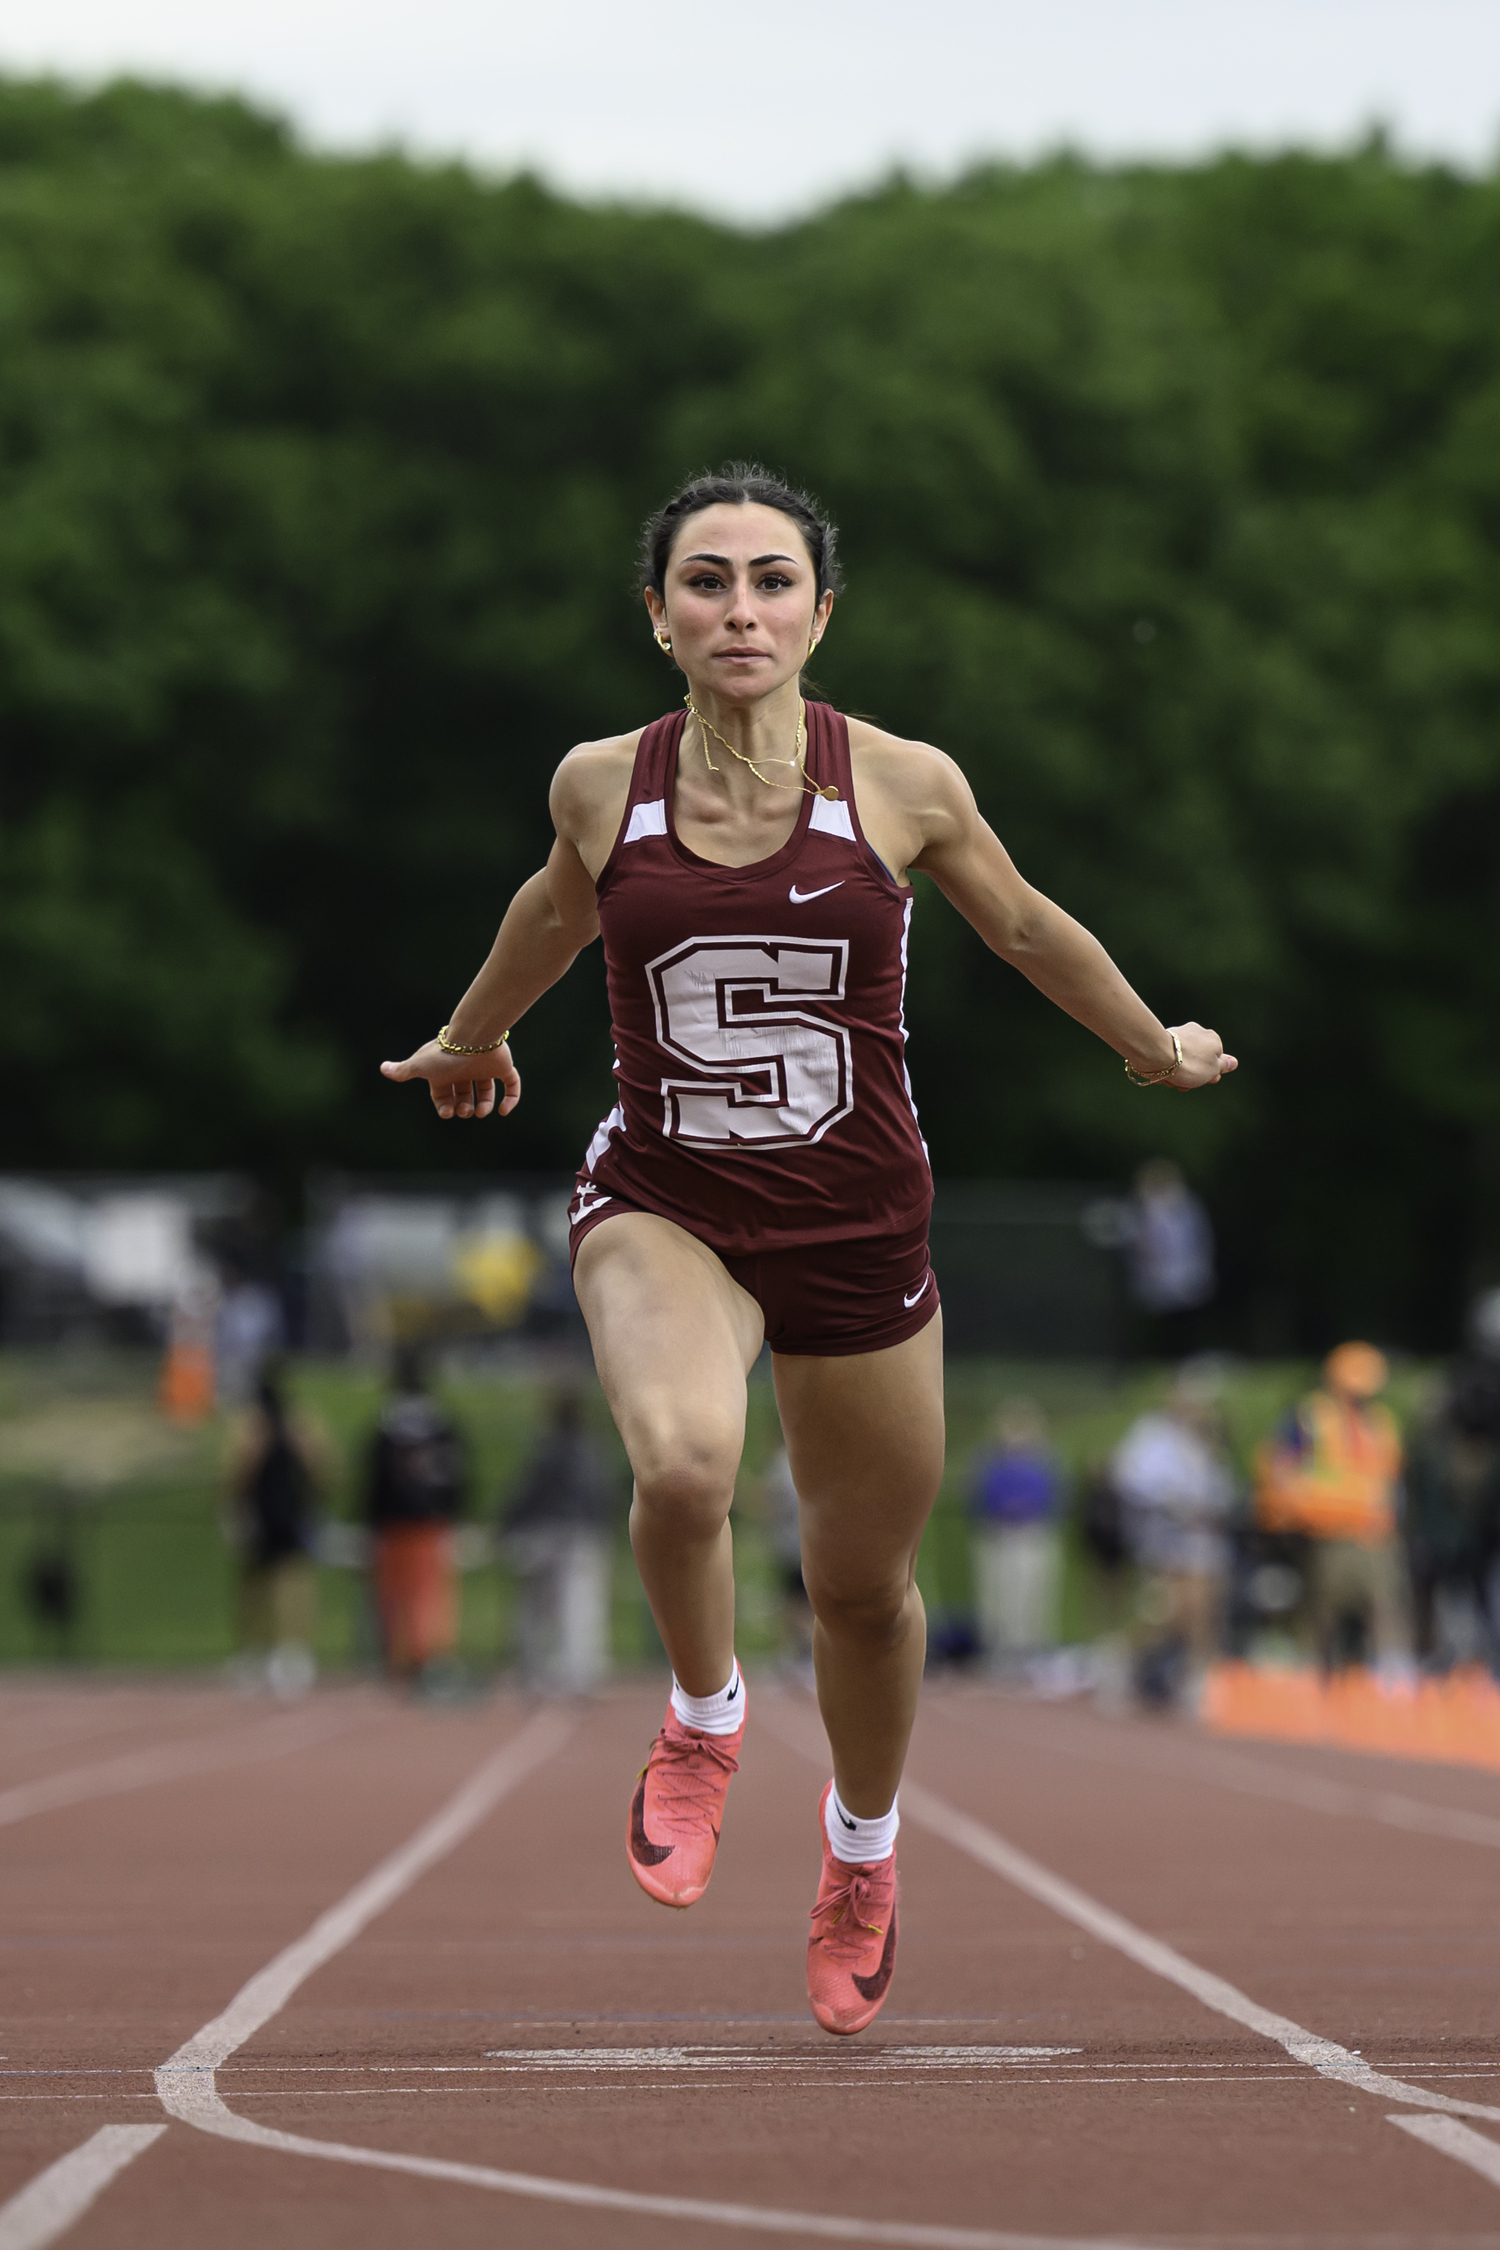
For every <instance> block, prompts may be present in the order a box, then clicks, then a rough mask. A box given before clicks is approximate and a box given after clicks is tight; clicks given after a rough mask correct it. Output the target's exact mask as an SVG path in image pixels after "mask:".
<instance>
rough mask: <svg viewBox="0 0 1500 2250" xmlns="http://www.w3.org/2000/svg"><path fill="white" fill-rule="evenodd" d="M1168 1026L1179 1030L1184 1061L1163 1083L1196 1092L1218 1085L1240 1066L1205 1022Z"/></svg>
mask: <svg viewBox="0 0 1500 2250" xmlns="http://www.w3.org/2000/svg"><path fill="white" fill-rule="evenodd" d="M1168 1028H1169V1030H1172V1031H1175V1032H1176V1034H1177V1037H1178V1040H1179V1041H1180V1043H1181V1046H1182V1063H1181V1067H1180V1068H1179V1069H1177V1070H1174V1071H1173V1073H1172V1075H1171V1077H1170V1078H1166V1079H1163V1081H1162V1083H1163V1085H1166V1086H1174V1087H1175V1088H1176V1089H1177V1092H1178V1093H1179V1094H1192V1093H1196V1092H1197V1090H1198V1088H1199V1087H1200V1086H1217V1085H1218V1083H1219V1080H1220V1079H1221V1078H1227V1077H1228V1076H1229V1073H1230V1072H1231V1071H1232V1070H1238V1069H1239V1067H1240V1066H1239V1063H1238V1061H1237V1060H1236V1058H1235V1057H1234V1056H1233V1055H1226V1054H1225V1052H1224V1042H1223V1040H1222V1039H1221V1038H1220V1037H1219V1034H1218V1033H1217V1032H1216V1031H1205V1030H1204V1028H1203V1026H1202V1024H1201V1023H1174V1024H1171V1025H1169V1026H1168Z"/></svg>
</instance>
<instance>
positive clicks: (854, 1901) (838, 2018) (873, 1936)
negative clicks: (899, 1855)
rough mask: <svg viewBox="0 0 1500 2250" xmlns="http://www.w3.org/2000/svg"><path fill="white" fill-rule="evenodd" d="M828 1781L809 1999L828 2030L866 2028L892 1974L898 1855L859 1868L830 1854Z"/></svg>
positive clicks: (820, 1812)
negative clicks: (826, 1822)
mask: <svg viewBox="0 0 1500 2250" xmlns="http://www.w3.org/2000/svg"><path fill="white" fill-rule="evenodd" d="M832 1787H833V1783H832V1782H831V1781H830V1782H829V1783H828V1785H827V1787H826V1788H825V1789H824V1791H823V1794H822V1796H821V1797H820V1798H819V1800H818V1835H819V1838H820V1839H821V1842H822V1845H823V1874H822V1879H821V1881H820V1882H819V1884H818V1896H817V1902H816V1904H815V1905H814V1907H813V1910H812V1930H811V1933H810V1935H809V1937H808V1940H807V1997H808V1999H809V2000H810V2001H811V2002H812V2012H813V2014H814V2015H815V2016H816V2017H817V2019H818V2022H819V2023H820V2024H821V2025H822V2026H823V2029H824V2030H825V2031H836V2032H840V2033H848V2032H853V2031H863V2030H864V2028H865V2026H866V2024H869V2023H873V2022H874V2020H875V2018H876V2017H877V2016H878V2015H879V2013H880V2010H881V2008H882V2007H883V2005H884V2003H885V1996H886V1994H887V1992H889V1990H890V1988H891V1978H892V1977H893V1976H894V1975H895V1972H896V1855H895V1853H894V1852H892V1853H891V1855H890V1857H889V1858H888V1859H877V1860H875V1861H874V1862H873V1863H872V1864H870V1865H868V1866H863V1867H850V1866H846V1865H845V1863H844V1861H843V1860H841V1859H835V1858H834V1856H833V1850H832V1847H831V1846H830V1844H829V1841H828V1832H827V1830H826V1829H825V1827H824V1825H823V1821H824V1814H825V1810H826V1807H827V1804H828V1792H829V1790H830V1789H832Z"/></svg>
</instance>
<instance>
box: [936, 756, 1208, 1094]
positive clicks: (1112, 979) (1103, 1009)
mask: <svg viewBox="0 0 1500 2250" xmlns="http://www.w3.org/2000/svg"><path fill="white" fill-rule="evenodd" d="M918 757H919V759H920V761H921V762H920V764H918V765H911V766H908V767H907V769H906V771H905V773H904V775H903V779H902V793H903V795H904V796H905V797H906V799H907V807H908V810H909V813H910V815H911V817H912V819H913V822H914V831H915V833H914V838H913V840H914V841H919V842H920V849H918V850H917V851H915V852H914V853H913V855H912V857H911V861H910V864H911V865H912V866H913V867H917V868H920V869H921V870H922V872H923V873H924V874H927V875H930V876H931V877H932V879H933V881H934V882H935V883H936V884H937V886H938V889H939V890H940V891H941V892H942V893H943V895H944V897H945V898H947V899H948V900H949V901H950V902H951V903H952V904H953V905H954V906H956V907H957V908H958V911H959V913H960V914H962V916H963V917H964V919H965V921H966V922H970V923H972V924H973V926H974V928H975V929H976V930H977V931H978V932H979V935H980V936H981V937H982V938H983V939H984V942H985V944H986V945H987V946H989V948H990V950H991V951H992V952H994V953H998V954H999V956H1000V958H1001V960H1002V961H1009V962H1010V964H1011V966H1012V967H1013V968H1016V969H1019V970H1020V972H1021V974H1022V975H1023V976H1024V977H1027V978H1029V979H1030V981H1031V982H1032V983H1033V984H1034V985H1035V986H1036V987H1037V990H1038V991H1039V992H1044V993H1045V994H1046V995H1047V998H1048V999H1049V1000H1051V1001H1054V1002H1055V1003H1056V1005H1057V1006H1058V1007H1059V1008H1063V1009H1065V1010H1066V1011H1067V1013H1068V1014H1069V1015H1070V1016H1073V1017H1076V1019H1077V1020H1078V1022H1079V1023H1081V1024H1085V1025H1086V1026H1087V1027H1088V1029H1089V1030H1090V1031H1092V1032H1094V1033H1095V1034H1096V1035H1097V1036H1098V1037H1099V1038H1100V1039H1102V1040H1103V1041H1104V1042H1105V1044H1106V1045H1107V1046H1110V1047H1113V1048H1114V1050H1115V1053H1116V1054H1117V1055H1123V1056H1124V1058H1125V1060H1126V1061H1127V1062H1128V1063H1130V1064H1131V1065H1132V1067H1133V1068H1134V1069H1136V1070H1139V1071H1142V1072H1153V1071H1159V1070H1163V1069H1165V1068H1166V1066H1167V1065H1168V1064H1169V1063H1170V1062H1171V1060H1172V1053H1173V1049H1172V1041H1171V1037H1170V1035H1169V1033H1168V1031H1167V1029H1166V1027H1165V1026H1164V1025H1163V1024H1162V1023H1161V1022H1160V1021H1159V1019H1158V1018H1157V1017H1156V1016H1154V1015H1153V1014H1152V1012H1151V1010H1150V1009H1149V1008H1148V1007H1147V1006H1146V1003H1145V1001H1144V1000H1142V999H1141V998H1140V996H1139V995H1138V994H1137V993H1136V992H1134V991H1132V989H1131V987H1130V986H1129V985H1128V984H1127V983H1126V981H1125V979H1124V977H1123V976H1122V975H1121V973H1120V971H1119V970H1118V969H1117V968H1116V966H1115V964H1114V962H1113V961H1112V960H1111V959H1110V957H1109V955H1108V954H1107V953H1106V952H1105V950H1104V948H1103V946H1102V945H1101V944H1100V943H1099V940H1098V939H1097V938H1096V937H1093V936H1091V935H1090V933H1089V932H1088V931H1087V930H1086V929H1084V927H1083V926H1082V924H1081V923H1079V922H1075V921H1074V920H1073V917H1072V916H1071V915H1070V914H1065V913H1064V912H1063V910H1062V908H1061V907H1060V906H1056V905H1054V904H1053V902H1052V900H1051V899H1049V898H1046V897H1044V896H1043V894H1042V893H1041V892H1040V891H1037V890H1033V889H1032V887H1031V885H1030V884H1029V883H1027V882H1025V881H1024V880H1023V879H1022V877H1021V876H1020V874H1019V873H1018V872H1017V870H1016V867H1015V865H1014V863H1013V862H1012V860H1011V858H1010V855H1009V853H1008V852H1007V851H1006V849H1005V847H1004V845H1003V844H1002V843H1001V841H1000V839H999V837H998V836H997V835H996V834H995V832H994V830H993V829H992V828H991V827H990V826H989V823H988V822H987V821H986V820H985V819H984V818H983V816H982V815H981V813H980V811H979V808H978V806H977V805H976V804H975V802H974V795H973V791H972V790H971V789H970V787H969V785H968V783H967V781H966V780H965V779H964V777H963V775H962V773H961V772H960V771H959V769H958V767H957V766H956V765H954V763H953V761H952V760H951V759H950V758H945V757H944V756H943V755H942V753H941V752H940V751H936V750H930V749H927V748H925V747H921V748H919V750H918ZM1173 1028H1174V1029H1175V1030H1176V1032H1177V1036H1178V1038H1179V1039H1180V1041H1181V1042H1182V1068H1181V1069H1180V1070H1178V1071H1176V1072H1175V1073H1174V1074H1173V1076H1172V1078H1171V1080H1170V1083H1171V1084H1172V1085H1173V1086H1175V1087H1177V1088H1178V1089H1179V1091H1181V1092H1184V1093H1186V1092H1189V1091H1190V1090H1191V1089H1192V1088H1194V1087H1196V1086H1210V1085H1213V1084H1215V1083H1216V1082H1217V1080H1218V1079H1219V1078H1220V1077H1222V1076H1223V1075H1225V1073H1227V1072H1228V1071H1231V1070H1233V1069H1234V1068H1235V1067H1236V1066H1235V1061H1234V1057H1233V1056H1232V1055H1226V1054H1225V1053H1224V1050H1223V1046H1222V1043H1221V1042H1220V1040H1219V1037H1218V1034H1217V1033H1216V1032H1212V1031H1206V1030H1204V1028H1203V1026H1202V1025H1201V1024H1195V1023H1190V1024H1178V1025H1176V1026H1174V1027H1173Z"/></svg>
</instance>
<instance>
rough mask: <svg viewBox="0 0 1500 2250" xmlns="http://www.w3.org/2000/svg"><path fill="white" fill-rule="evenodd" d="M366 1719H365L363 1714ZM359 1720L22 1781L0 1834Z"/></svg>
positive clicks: (323, 1719) (239, 1732) (277, 1726)
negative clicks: (67, 1808) (51, 1814)
mask: <svg viewBox="0 0 1500 2250" xmlns="http://www.w3.org/2000/svg"><path fill="white" fill-rule="evenodd" d="M361 1717H363V1714H361ZM358 1724H359V1720H358V1719H355V1718H352V1717H350V1716H349V1715H348V1714H346V1713H345V1714H334V1713H331V1712H330V1713H328V1714H325V1715H322V1716H319V1715H318V1714H316V1713H308V1714H306V1715H305V1716H302V1715H299V1716H298V1717H295V1718H292V1717H288V1718H285V1719H272V1720H269V1721H266V1720H263V1721H261V1723H260V1724H259V1725H257V1726H253V1727H236V1728H235V1729H234V1730H233V1731H232V1732H226V1733H224V1734H208V1735H195V1736H193V1737H192V1738H191V1739H190V1740H188V1741H185V1742H165V1743H160V1744H158V1745H157V1747H156V1748H155V1749H151V1750H130V1751H126V1752H125V1753H124V1754H123V1755H122V1756H120V1757H118V1758H104V1759H101V1760H100V1761H99V1763H98V1764H97V1765H92V1766H72V1767H70V1768H69V1769H68V1771H67V1772H66V1773H54V1774H48V1775H47V1776H46V1777H45V1779H43V1780H40V1781H23V1782H20V1783H18V1784H17V1785H16V1787H14V1788H13V1789H0V1828H8V1827H9V1826H10V1825H11V1823H12V1822H13V1821H17V1820H30V1819H31V1818H32V1817H33V1816H34V1815H35V1814H37V1813H46V1812H59V1811H61V1810H62V1809H63V1808H64V1807H65V1806H67V1805H81V1804H85V1803H87V1802H88V1801H89V1799H91V1798H95V1797H118V1796H121V1795H123V1794H125V1793H126V1792H127V1791H129V1790H132V1789H147V1788H150V1787H151V1786H153V1784H155V1783H157V1782H162V1781H182V1780H185V1779H186V1778H187V1776H188V1775H190V1774H197V1773H213V1772H215V1771H217V1770H218V1769H219V1768H220V1767H223V1766H240V1765H250V1764H252V1763H254V1762H255V1761H257V1760H258V1759H261V1758H281V1757H285V1756H287V1755H288V1754H289V1753H290V1752H292V1751H294V1750H305V1749H307V1748H308V1747H309V1746H310V1745H311V1744H313V1743H315V1742H325V1741H327V1740H328V1739H329V1737H330V1736H333V1735H337V1734H347V1733H348V1731H349V1729H350V1728H351V1727H353V1726H356V1725H358Z"/></svg>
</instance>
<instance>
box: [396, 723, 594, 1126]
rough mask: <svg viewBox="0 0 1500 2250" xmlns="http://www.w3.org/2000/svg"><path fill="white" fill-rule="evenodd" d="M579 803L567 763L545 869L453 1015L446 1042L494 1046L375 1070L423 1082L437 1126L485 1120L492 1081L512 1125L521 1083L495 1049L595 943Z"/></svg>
mask: <svg viewBox="0 0 1500 2250" xmlns="http://www.w3.org/2000/svg"><path fill="white" fill-rule="evenodd" d="M578 795H579V791H578V786H577V781H576V777H575V776H572V775H569V773H568V762H567V761H565V762H564V766H563V768H562V769H561V770H560V772H559V774H558V778H557V780H556V781H555V782H554V784H553V791H552V811H553V819H554V820H555V821H556V823H557V827H558V836H557V841H556V843H555V844H554V845H553V847H552V850H551V852H550V853H549V854H548V857H547V864H546V866H545V867H542V868H540V869H538V871H537V873H536V874H535V875H533V876H532V877H531V878H530V879H529V881H527V882H525V883H523V884H522V885H521V888H520V889H519V890H518V891H517V893H516V895H515V897H514V898H513V899H512V900H511V902H510V905H509V906H508V907H507V908H506V910H505V918H504V920H503V921H502V922H501V924H500V928H499V931H498V932H497V934H496V937H495V942H494V944H493V945H492V946H491V947H490V950H489V956H488V958H487V959H486V961H485V963H484V966H483V968H482V969H481V970H480V971H479V974H478V976H476V977H475V979H474V981H473V983H472V984H471V985H470V986H469V989H468V991H467V992H466V993H465V994H464V996H463V998H462V1000H460V1002H459V1004H458V1006H457V1007H456V1008H455V1009H454V1011H453V1017H452V1021H451V1023H450V1024H449V1027H448V1035H449V1037H450V1039H452V1040H454V1041H456V1042H457V1043H458V1044H459V1045H461V1046H464V1047H478V1048H482V1047H484V1042H485V1041H486V1040H489V1039H493V1040H495V1041H496V1042H497V1044H496V1045H495V1046H493V1047H489V1048H485V1049H484V1052H482V1053H480V1054H476V1055H473V1056H467V1057H464V1058H462V1059H461V1060H456V1059H455V1058H454V1057H453V1056H452V1055H449V1054H446V1053H445V1052H444V1051H443V1049H442V1048H441V1047H440V1046H439V1045H438V1043H437V1041H436V1040H435V1039H429V1040H428V1041H427V1043H426V1045H425V1046H423V1047H419V1048H418V1049H417V1052H416V1053H415V1054H414V1055H410V1056H408V1058H407V1060H406V1061H405V1062H400V1063H393V1062H387V1063H382V1064H381V1066H380V1068H381V1072H382V1074H383V1076H385V1077H386V1078H390V1079H394V1080H396V1081H397V1082H398V1083H399V1082H402V1081H404V1080H407V1079H412V1078H423V1079H425V1080H426V1081H427V1084H428V1087H429V1089H430V1091H431V1095H432V1104H433V1107H434V1109H436V1111H437V1113H438V1115H439V1117H442V1118H449V1117H488V1116H489V1114H490V1112H491V1110H493V1109H494V1108H495V1088H496V1081H497V1080H498V1081H499V1083H500V1085H501V1086H502V1087H503V1088H504V1095H503V1098H502V1100H501V1102H500V1105H499V1114H500V1115H501V1116H502V1117H508V1116H509V1114H510V1112H511V1111H512V1110H513V1109H514V1108H515V1106H516V1104H517V1102H518V1101H519V1100H520V1098H521V1077H520V1073H519V1071H518V1070H517V1069H516V1066H515V1063H514V1061H513V1060H512V1057H511V1052H510V1048H509V1046H508V1045H505V1044H502V1043H499V1042H502V1041H503V1037H504V1034H505V1033H506V1032H507V1031H509V1030H510V1028H511V1027H512V1026H513V1025H514V1024H516V1023H517V1022H519V1020H520V1018H521V1017H522V1016H524V1015H525V1013H526V1011H527V1009H528V1008H529V1007H531V1006H532V1005H533V1003H534V1002H535V1001H537V1000H539V999H540V998H541V996H542V994H543V993H544V992H546V991H547V990H548V989H549V988H550V987H551V986H552V985H554V984H556V983H557V981H558V979H559V977H561V976H563V975H565V974H566V972H567V971H568V969H570V968H571V967H572V965H573V962H574V961H575V960H576V959H577V957H578V955H579V954H580V953H581V952H582V950H583V948H584V947H585V946H586V945H589V944H591V943H592V942H593V940H594V939H595V938H596V937H597V936H598V935H599V920H598V916H597V914H596V913H595V911H594V884H593V878H592V877H591V876H590V874H589V871H588V869H587V867H585V865H584V863H583V861H582V859H581V858H580V857H579V854H578V849H577V846H576V844H575V843H574V842H573V841H572V838H571V835H570V834H569V833H568V831H569V830H570V829H571V828H572V827H573V826H574V825H575V823H576V820H577V816H578V814H579V811H580V806H579V804H578V802H577V798H578ZM459 1072H465V1073H467V1075H464V1076H459V1075H457V1073H459Z"/></svg>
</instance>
